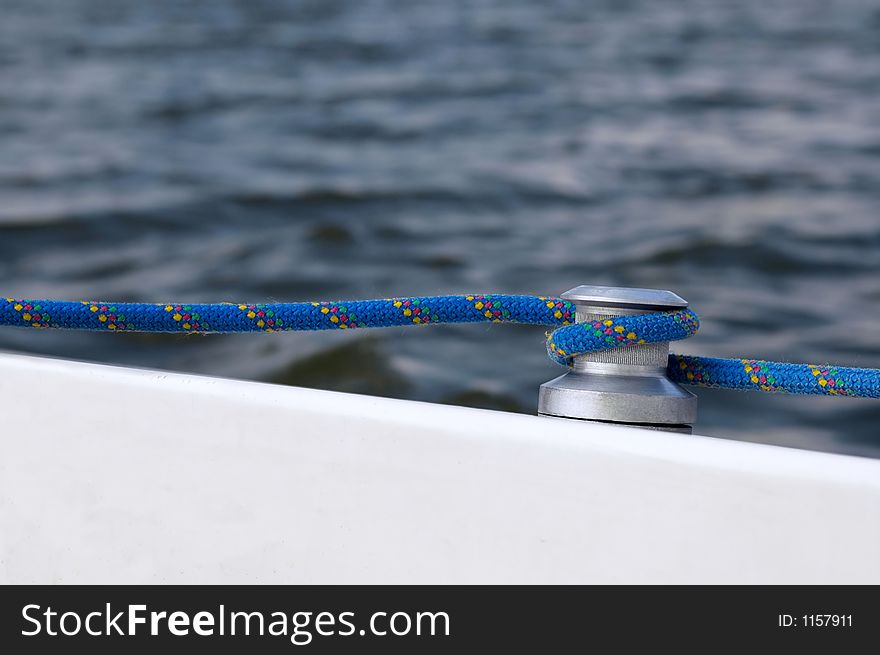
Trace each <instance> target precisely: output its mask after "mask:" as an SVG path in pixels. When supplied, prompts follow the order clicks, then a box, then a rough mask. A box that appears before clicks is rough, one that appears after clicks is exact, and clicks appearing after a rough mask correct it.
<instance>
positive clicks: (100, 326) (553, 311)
mask: <svg viewBox="0 0 880 655" xmlns="http://www.w3.org/2000/svg"><path fill="white" fill-rule="evenodd" d="M480 322H493V323H527V324H531V325H549V326H555V327H556V329H555V330H554V331H553V332H551V333H549V334H548V335H547V352H548V354H549V355H550V357H551V359H553V360H554V361H555V362H557V363H559V364H562V365H568V364H570V362H571V358H572V357H575V356H577V355H581V354H584V353H588V352H596V351H598V350H606V349H609V348H618V347H629V346H638V345H643V344H647V343H656V342H659V341H677V340H680V339H686V338H688V337H690V336H692V335H694V334H695V333H696V332H697V330H698V329H699V319H698V318H697V315H696V314H694V312H692V311H691V310H689V309H685V310H680V311H674V312H662V313H655V314H643V315H639V316H620V317H614V318H607V319H602V320H597V321H594V322H587V323H575V307H574V305H573V304H572V303H571V302H569V301H567V300H562V299H560V298H553V297H544V296H510V295H476V294H474V295H467V296H421V297H411V298H386V299H383V300H355V301H347V302H301V303H269V304H232V303H211V304H191V305H187V304H176V303H169V304H150V303H108V302H93V301H84V302H70V301H57V300H22V299H16V298H6V299H3V300H0V325H9V326H19V327H32V328H66V329H77V330H99V331H110V332H178V333H179V332H183V333H197V334H207V333H219V332H278V331H285V330H333V329H353V328H366V327H390V326H401V325H428V324H432V323H480ZM668 373H669V376H670V377H671V378H672V379H673V380H675V381H677V382H681V383H684V384H692V385H697V386H703V387H717V388H725V389H752V390H761V391H769V392H785V393H795V394H820V395H839V396H859V397H864V398H880V370H878V369H866V368H844V367H835V366H828V365H812V364H787V363H780V362H768V361H762V360H748V359H717V358H712V357H692V356H683V355H670V357H669V366H668Z"/></svg>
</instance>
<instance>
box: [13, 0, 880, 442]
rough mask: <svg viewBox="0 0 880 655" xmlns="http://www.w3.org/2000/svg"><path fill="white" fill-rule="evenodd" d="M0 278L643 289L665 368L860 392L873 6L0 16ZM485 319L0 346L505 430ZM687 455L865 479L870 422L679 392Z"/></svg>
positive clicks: (93, 283) (877, 319) (500, 344)
mask: <svg viewBox="0 0 880 655" xmlns="http://www.w3.org/2000/svg"><path fill="white" fill-rule="evenodd" d="M0 281H2V285H0V286H2V293H3V294H4V295H9V296H17V297H53V298H70V299H79V298H106V299H118V300H143V301H158V302H164V301H166V300H181V301H221V300H231V301H240V300H248V301H264V300H269V299H272V300H279V301H280V300H311V299H326V298H368V297H376V296H383V297H384V296H392V295H409V294H433V293H456V292H469V291H494V292H510V293H536V292H537V293H542V294H552V293H559V292H561V291H564V290H565V289H567V288H569V287H572V286H575V285H577V284H582V283H592V284H608V285H625V286H645V287H660V288H668V289H672V290H674V291H676V292H678V293H679V294H680V295H682V296H684V297H685V298H687V299H688V300H690V301H691V303H692V306H693V307H694V308H695V309H696V310H697V311H698V313H699V314H700V315H701V317H702V319H703V329H702V331H701V332H700V334H699V335H698V337H696V338H694V339H692V340H690V341H688V342H687V343H684V344H679V345H678V346H677V347H678V348H679V350H680V351H684V352H688V353H701V354H707V355H715V356H731V355H743V356H748V357H756V358H767V359H781V360H791V361H810V362H833V363H838V364H846V365H855V366H875V367H877V366H880V330H878V326H880V8H878V5H877V3H876V2H859V1H857V0H844V1H840V2H834V3H828V2H825V1H816V2H810V1H806V0H799V1H798V2H783V1H780V2H774V1H772V0H771V1H769V2H768V1H767V0H757V1H743V0H736V1H731V2H719V1H717V0H716V1H705V2H680V3H676V2H657V1H649V0H638V1H636V0H632V1H623V0H610V1H608V2H583V1H571V2H566V1H562V0H554V1H550V0H544V1H543V2H521V3H514V2H509V1H502V0H498V1H486V0H483V1H480V2H453V1H451V0H434V1H432V2H424V1H422V2H408V1H403V0H400V1H398V2H391V1H367V0H357V1H355V0H352V1H342V0H317V1H313V2H282V1H280V0H273V1H255V0H247V1H241V2H231V1H229V2H180V1H179V0H174V1H170V0H168V1H166V0H162V1H160V0H150V2H125V3H122V2H105V1H101V0H57V1H54V2H53V1H48V0H4V2H3V7H2V13H0ZM542 339H543V336H542V330H541V329H534V328H526V327H509V326H445V327H444V326H439V327H431V328H421V329H406V330H393V331H391V330H389V331H373V332H356V333H352V334H348V333H344V332H335V333H321V334H292V333H291V334H280V335H260V334H256V335H242V336H213V337H199V338H187V337H183V336H137V335H115V334H86V333H69V332H65V333H58V332H44V331H25V330H14V329H6V330H3V331H0V348H3V349H7V350H18V351H26V352H34V353H46V354H51V355H61V356H66V357H76V358H82V359H91V360H98V361H106V362H120V363H124V364H132V365H139V366H149V367H160V368H167V369H176V370H184V371H197V372H201V373H209V374H217V375H225V376H234V377H240V378H249V379H259V380H272V381H277V382H282V383H289V384H298V385H305V386H314V387H320V388H328V389H342V390H349V391H356V392H363V393H370V394H384V395H390V396H396V397H403V398H415V399H421V400H429V401H435V402H446V403H457V404H466V405H475V406H481V407H493V408H499V409H506V410H513V411H523V412H532V411H534V407H535V401H536V394H537V387H538V385H539V384H540V383H541V382H543V381H545V380H547V379H550V378H552V377H555V376H556V375H557V374H558V373H559V371H558V370H557V368H556V367H555V366H554V365H553V364H551V363H549V361H547V360H546V358H545V356H544V352H543V344H542ZM700 396H701V425H700V427H699V430H700V431H701V432H704V433H708V434H715V435H721V436H733V437H736V438H741V439H749V440H756V441H767V442H773V443H780V444H786V445H793V446H801V447H805V448H818V449H824V450H833V451H839V452H847V453H856V454H863V455H872V456H880V430H878V429H877V428H878V425H880V403H878V402H876V401H858V400H852V399H839V398H807V399H804V398H789V397H769V396H762V395H756V394H737V393H733V392H700Z"/></svg>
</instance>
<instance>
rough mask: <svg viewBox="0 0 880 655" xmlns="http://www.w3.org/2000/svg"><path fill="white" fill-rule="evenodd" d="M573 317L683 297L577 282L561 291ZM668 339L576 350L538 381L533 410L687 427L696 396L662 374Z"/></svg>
mask: <svg viewBox="0 0 880 655" xmlns="http://www.w3.org/2000/svg"><path fill="white" fill-rule="evenodd" d="M561 297H562V298H563V299H565V300H570V301H571V302H573V303H574V304H575V306H576V308H577V319H576V320H577V322H578V323H584V322H590V323H593V322H596V321H602V320H605V319H608V318H613V317H617V316H627V315H634V314H648V313H653V312H663V311H673V310H679V309H684V308H685V307H687V305H688V303H687V301H686V300H684V299H683V298H681V297H679V296H678V295H676V294H674V293H672V292H671V291H663V290H660V289H631V288H626V287H599V286H579V287H576V288H574V289H571V290H569V291H566V292H565V293H563V294H562V296H561ZM668 358H669V342H668V341H662V342H658V343H648V344H644V345H636V346H627V347H625V348H613V349H611V350H602V351H599V352H594V353H588V354H584V355H578V356H576V357H574V358H573V360H572V363H571V370H569V371H568V373H566V374H565V375H561V376H560V377H558V378H556V379H555V380H550V381H549V382H545V383H544V384H542V385H541V389H540V391H539V394H538V414H539V415H542V416H558V417H562V418H573V419H581V420H586V421H601V422H606V423H620V424H624V425H632V426H637V427H643V428H651V429H656V430H671V431H675V432H686V433H690V432H691V430H692V426H693V424H694V422H695V421H696V419H697V397H696V396H695V395H694V394H692V393H690V392H689V391H687V390H685V389H684V388H682V387H681V386H679V385H678V384H676V383H675V382H673V381H672V380H670V379H669V378H668V377H667V376H666V366H667V360H668Z"/></svg>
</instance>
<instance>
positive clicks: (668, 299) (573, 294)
mask: <svg viewBox="0 0 880 655" xmlns="http://www.w3.org/2000/svg"><path fill="white" fill-rule="evenodd" d="M561 297H562V298H564V299H565V300H571V301H572V302H574V303H575V304H577V305H587V306H591V307H617V308H620V309H643V310H652V311H664V310H673V309H683V308H684V307H687V306H688V303H687V300H685V299H684V298H682V297H681V296H679V295H678V294H675V293H672V291H666V290H665V289H636V288H631V287H599V286H592V285H586V284H585V285H581V286H579V287H575V288H574V289H569V290H568V291H566V292H565V293H563V294H562V295H561Z"/></svg>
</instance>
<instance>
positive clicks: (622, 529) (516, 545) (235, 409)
mask: <svg viewBox="0 0 880 655" xmlns="http://www.w3.org/2000/svg"><path fill="white" fill-rule="evenodd" d="M0 409H2V416H3V417H4V418H3V429H2V434H0V581H2V582H5V583H47V582H48V583H56V582H59V583H74V582H86V583H172V582H174V583H197V582H204V583H218V582H229V583H343V582H344V583H371V582H375V583H453V582H456V583H497V582H501V583H509V582H522V583H537V582H548V583H575V582H577V583H613V582H645V583H707V582H714V583H725V582H726V583H747V582H768V583H783V582H788V583H807V582H819V583H832V582H833V583H875V584H876V583H880V557H878V556H877V553H878V544H880V461H875V460H869V459H861V458H855V457H847V456H841V455H831V454H824V453H815V452H807V451H800V450H793V449H786V448H779V447H774V446H766V445H758V444H752V443H742V442H734V441H727V440H720V439H713V438H709V437H697V436H687V435H680V434H671V433H663V432H656V431H648V430H637V429H631V428H619V427H611V426H607V425H599V424H591V423H583V422H577V421H567V420H564V419H551V418H543V417H533V416H523V415H518V414H509V413H502V412H491V411H483V410H475V409H467V408H461V407H450V406H441V405H431V404H425V403H418V402H410V401H400V400H391V399H384V398H375V397H368V396H358V395H351V394H341V393H334V392H327V391H316V390H309V389H300V388H291V387H283V386H274V385H268V384H258V383H251V382H239V381H231V380H224V379H213V378H206V377H197V376H190V375H180V374H172V373H164V372H156V371H143V370H132V369H125V368H119V367H110V366H101V365H93V364H83V363H75V362H68V361H61V360H52V359H43V358H36V357H28V356H19V355H0Z"/></svg>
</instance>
